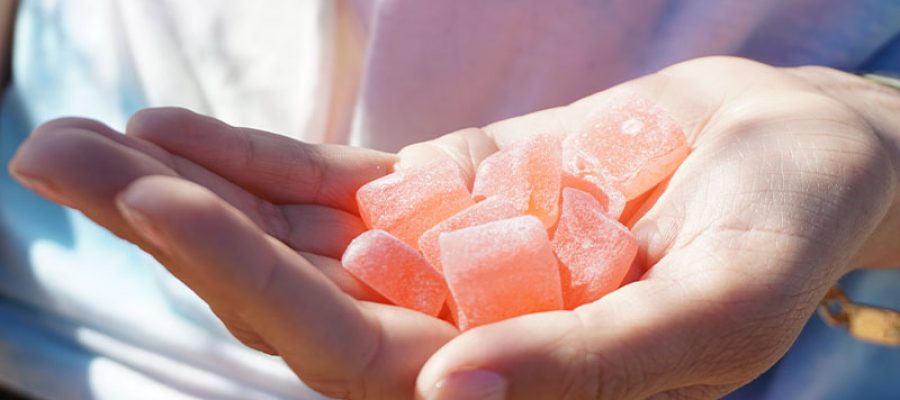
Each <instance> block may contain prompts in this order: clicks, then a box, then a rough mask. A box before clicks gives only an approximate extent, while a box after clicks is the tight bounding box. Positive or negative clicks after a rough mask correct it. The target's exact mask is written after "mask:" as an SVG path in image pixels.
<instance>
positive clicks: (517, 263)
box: [439, 215, 563, 330]
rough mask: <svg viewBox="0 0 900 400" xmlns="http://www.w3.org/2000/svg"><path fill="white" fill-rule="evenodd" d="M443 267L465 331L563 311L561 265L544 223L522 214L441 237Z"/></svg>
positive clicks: (460, 323) (448, 233) (460, 324)
mask: <svg viewBox="0 0 900 400" xmlns="http://www.w3.org/2000/svg"><path fill="white" fill-rule="evenodd" d="M439 242H440V247H441V264H443V266H444V276H445V277H446V278H447V284H448V286H449V288H450V293H451V294H452V296H453V300H454V301H455V303H456V306H457V307H458V318H459V319H458V323H459V328H460V329H461V330H466V329H470V328H473V327H476V326H479V325H484V324H487V323H491V322H495V321H500V320H503V319H507V318H512V317H515V316H518V315H522V314H527V313H533V312H541V311H550V310H559V309H561V308H562V305H563V304H562V292H561V291H562V288H561V286H560V281H559V272H560V269H559V265H558V263H557V261H556V257H554V256H553V248H552V246H551V244H550V241H549V240H548V238H547V232H546V230H545V228H544V226H543V224H542V223H541V222H540V220H538V219H537V218H535V217H533V216H529V215H526V216H522V217H516V218H510V219H504V220H500V221H495V222H490V223H487V224H484V225H478V226H473V227H469V228H464V229H460V230H457V231H453V232H447V233H444V234H442V235H441V236H440V239H439Z"/></svg>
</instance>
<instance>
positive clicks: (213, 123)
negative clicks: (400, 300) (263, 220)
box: [126, 108, 396, 212]
mask: <svg viewBox="0 0 900 400" xmlns="http://www.w3.org/2000/svg"><path fill="white" fill-rule="evenodd" d="M126 133H127V134H129V135H134V136H137V137H140V138H142V139H144V140H147V141H149V142H152V143H155V144H156V145H158V146H160V147H162V148H164V149H166V150H167V151H169V152H171V153H173V154H177V155H179V156H182V157H184V158H187V159H189V160H191V161H193V162H195V163H197V164H200V165H202V166H203V167H205V168H207V169H209V170H210V171H212V172H214V173H216V174H218V175H220V176H222V177H224V178H226V179H228V180H229V181H232V182H234V183H236V184H238V185H239V186H241V187H244V188H246V189H247V190H249V191H251V192H253V193H255V194H257V195H259V196H260V197H263V198H265V199H267V200H269V201H271V202H274V203H280V204H284V203H315V204H321V205H324V206H329V207H333V208H339V209H342V210H345V211H350V212H356V200H355V194H356V189H358V188H359V187H360V186H362V185H363V184H365V183H368V182H369V181H372V180H374V179H376V178H379V177H381V176H383V175H385V174H387V173H389V172H390V171H391V169H392V165H393V163H394V162H395V161H396V157H395V156H393V155H391V154H388V153H382V152H379V151H375V150H370V149H363V148H356V147H349V146H339V145H316V144H309V143H304V142H301V141H299V140H294V139H291V138H288V137H285V136H281V135H277V134H274V133H269V132H265V131H260V130H256V129H250V128H240V127H234V126H231V125H228V124H226V123H224V122H222V121H219V120H217V119H214V118H211V117H207V116H203V115H200V114H196V113H193V112H191V111H188V110H185V109H179V108H157V109H147V110H142V111H140V112H138V113H136V114H135V115H134V116H133V117H132V118H131V120H130V121H129V122H128V128H127V129H126Z"/></svg>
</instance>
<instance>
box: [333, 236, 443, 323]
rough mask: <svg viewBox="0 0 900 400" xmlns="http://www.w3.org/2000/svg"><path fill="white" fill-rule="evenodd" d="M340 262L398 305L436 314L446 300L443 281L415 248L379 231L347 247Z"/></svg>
mask: <svg viewBox="0 0 900 400" xmlns="http://www.w3.org/2000/svg"><path fill="white" fill-rule="evenodd" d="M341 263H342V264H343V265H344V268H345V269H347V271H349V272H350V273H351V274H353V276H355V277H356V278H357V279H359V280H361V281H363V282H365V283H366V284H367V285H369V287H371V288H372V289H374V290H375V291H376V292H378V293H379V294H381V295H382V296H384V297H385V298H387V299H388V300H390V301H391V302H393V303H394V304H396V305H398V306H403V307H407V308H411V309H413V310H418V311H421V312H423V313H425V314H428V315H437V314H438V313H439V312H440V311H441V307H443V305H444V300H446V299H447V295H448V292H447V286H446V284H445V283H444V279H443V277H442V276H441V274H439V273H438V272H437V271H435V270H434V268H432V267H431V266H430V265H428V262H427V261H425V259H424V258H423V257H422V255H421V254H419V252H418V251H416V249H414V248H412V247H410V246H408V245H407V244H406V243H403V242H402V241H400V240H399V239H397V238H396V237H394V236H392V235H391V234H389V233H387V232H385V231H382V230H377V229H374V230H370V231H366V232H364V233H363V234H361V235H359V236H357V237H356V238H355V239H353V241H352V242H350V245H349V246H347V250H346V251H344V256H343V257H342V258H341Z"/></svg>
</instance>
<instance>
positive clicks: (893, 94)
mask: <svg viewBox="0 0 900 400" xmlns="http://www.w3.org/2000/svg"><path fill="white" fill-rule="evenodd" d="M786 71H787V72H789V73H791V74H793V75H795V76H798V77H800V78H801V79H803V80H805V81H807V82H809V83H811V84H812V85H813V86H814V87H815V88H816V89H817V90H818V91H820V92H821V93H822V94H825V95H826V96H828V97H831V98H832V99H834V100H837V101H839V102H841V103H843V104H844V105H846V106H847V107H848V108H849V109H850V110H852V111H854V112H855V113H856V114H857V115H859V116H860V117H862V119H863V121H865V123H866V124H867V125H868V126H869V128H870V129H871V130H872V131H873V132H874V134H875V135H877V136H878V138H879V140H880V141H881V143H882V145H883V148H884V150H885V153H886V155H887V156H888V158H889V159H890V161H891V166H892V174H893V177H894V179H893V182H894V189H895V192H896V193H895V195H894V201H893V203H892V206H891V207H890V209H889V210H888V212H887V214H886V215H885V216H884V218H883V220H882V221H881V223H880V224H879V226H878V227H877V228H876V229H875V231H874V232H873V233H872V235H871V237H870V238H869V240H867V242H866V245H865V246H863V248H862V249H861V251H860V252H859V253H858V254H857V255H856V256H855V257H854V258H853V260H854V261H853V265H852V266H850V268H851V269H856V268H880V267H887V268H889V267H900V239H898V238H900V89H898V88H895V87H892V86H890V85H886V84H883V83H879V82H878V81H876V80H874V79H871V78H866V77H864V76H860V75H855V74H851V73H848V72H843V71H838V70H835V69H831V68H824V67H800V68H791V69H787V70H786Z"/></svg>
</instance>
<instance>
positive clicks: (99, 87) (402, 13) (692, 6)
mask: <svg viewBox="0 0 900 400" xmlns="http://www.w3.org/2000/svg"><path fill="white" fill-rule="evenodd" d="M714 54H727V55H740V56H745V57H750V58H753V59H756V60H759V61H762V62H766V63H770V64H774V65H781V66H786V65H802V64H818V65H825V66H830V67H834V68H839V69H844V70H893V71H900V2H896V1H891V0H794V1H790V2H785V1H779V0H757V1H752V2H751V1H744V2H739V1H722V2H710V1H704V0H681V1H663V0H650V1H640V2H637V1H620V0H597V1H583V0H558V1H553V2H548V1H543V0H520V1H478V0H466V1H460V0H433V1H427V2H423V1H415V0H372V1H366V0H339V1H333V0H304V1H294V0H267V1H266V2H259V1H252V0H192V1H181V0H65V1H63V0H21V4H20V8H19V14H18V16H17V21H16V30H15V43H14V55H13V61H14V62H13V82H12V84H11V85H10V87H9V88H8V89H7V90H6V92H5V93H4V96H3V99H2V106H0V107H2V108H0V160H2V163H3V164H4V165H5V164H6V163H7V162H8V161H9V159H10V158H11V156H12V154H13V152H14V151H15V149H16V148H17V147H18V146H19V144H20V143H21V142H22V141H23V140H24V139H25V137H26V136H27V135H28V133H29V132H30V130H31V129H32V128H34V127H35V126H37V125H38V124H40V123H42V122H44V121H47V120H49V119H52V118H56V117H60V116H67V115H79V116H85V117H89V118H96V119H98V120H100V121H103V122H105V123H106V124H108V125H110V126H111V127H113V128H115V129H118V130H121V129H123V128H124V126H125V123H126V121H127V119H128V117H129V116H130V115H131V114H133V113H134V112H135V111H137V110H138V109H140V108H143V107H152V106H181V107H186V108H190V109H192V110H194V111H197V112H200V113H204V114H209V115H212V116H214V117H216V118H220V119H222V120H224V121H226V122H229V123H231V124H235V125H243V126H250V127H255V128H260V129H265V130H269V131H273V132H278V133H281V134H284V135H287V136H291V137H294V138H297V139H302V140H306V141H310V142H329V143H347V144H352V145H357V146H366V147H373V148H377V149H381V150H387V151H396V150H398V149H400V148H402V147H403V146H404V145H407V144H410V143H414V142H418V141H421V140H426V139H430V138H434V137H436V136H438V135H440V134H443V133H447V132H450V131H453V130H456V129H460V128H464V127H469V126H478V125H484V124H487V123H489V122H492V121H495V120H499V119H502V118H506V117H511V116H515V115H520V114H525V113H528V112H532V111H536V110H539V109H543V108H548V107H553V106H558V105H562V104H566V103H568V102H571V101H573V100H576V99H578V98H580V97H583V96H586V95H589V94H591V93H594V92H597V91H600V90H603V89H605V88H608V87H610V86H612V85H614V84H617V83H620V82H623V81H626V80H628V79H632V78H635V77H638V76H640V75H642V74H646V73H650V72H653V71H655V70H658V69H660V68H662V67H665V66H667V65H670V64H673V63H676V62H680V61H684V60H688V59H691V58H695V57H700V56H704V55H714ZM848 285H849V288H848V289H850V292H851V295H857V296H869V295H871V296H874V297H873V299H872V302H875V303H880V304H885V305H891V304H893V305H894V306H898V307H900V298H898V296H900V291H898V290H896V288H897V287H898V286H900V270H885V271H877V272H860V273H857V274H854V275H853V276H852V277H850V280H849V281H848ZM896 371H900V350H897V349H888V348H884V347H877V346H873V345H868V344H863V343H859V342H856V341H854V340H852V339H849V338H848V337H847V336H846V335H845V334H843V333H842V332H840V331H837V330H833V329H830V328H827V327H824V326H823V325H822V324H821V322H819V321H818V320H817V319H816V318H813V319H812V320H811V322H810V323H809V326H808V327H807V329H806V330H805V331H804V332H803V334H802V335H801V337H800V339H799V340H798V342H797V344H796V345H795V346H794V347H793V349H792V350H791V352H789V353H788V355H787V356H786V357H785V358H784V360H782V361H781V362H780V363H779V364H778V365H777V366H776V368H774V369H773V371H772V372H771V373H769V374H767V375H766V376H765V377H763V378H761V379H760V380H759V381H757V382H756V383H754V384H752V385H750V386H748V387H747V388H746V389H743V390H742V391H740V392H738V393H736V394H734V395H733V398H764V399H766V398H768V399H784V398H797V399H803V398H809V399H847V398H859V397H860V396H863V397H866V398H900V385H897V384H896V383H894V382H893V381H892V379H893V378H895V377H896ZM892 372H893V373H892ZM0 382H2V383H3V384H5V385H7V386H10V387H12V388H15V389H18V390H21V391H23V392H26V393H30V394H32V395H35V396H38V397H46V398H71V399H119V398H144V397H146V398H204V399H209V398H263V399H268V398H294V399H314V398H319V397H318V395H316V394H314V393H313V392H312V391H310V390H309V389H308V388H305V387H304V386H303V385H302V384H301V383H299V382H298V381H297V380H296V378H295V377H294V376H293V374H292V373H291V372H290V371H289V370H288V369H287V367H286V366H285V365H284V364H283V363H282V362H281V361H280V360H278V359H277V358H273V357H269V356H265V355H262V354H260V353H257V352H254V351H252V350H249V349H247V348H245V347H243V346H241V345H240V344H239V343H237V342H236V341H235V340H234V339H233V338H231V337H230V336H229V335H228V333H227V332H226V331H225V330H224V328H223V327H222V325H221V324H220V323H219V322H218V321H217V320H216V319H215V318H214V317H213V316H212V314H211V313H210V311H209V309H208V308H207V307H206V306H205V304H203V303H202V301H200V300H199V299H198V298H196V296H195V295H194V294H193V293H192V292H190V290H188V289H187V288H186V287H184V286H183V285H182V284H181V283H180V282H178V281H177V280H175V279H174V278H172V277H171V276H170V275H168V273H167V272H166V271H165V270H164V269H163V268H162V267H161V266H159V265H158V264H157V263H156V262H155V261H153V260H152V259H151V258H150V257H149V256H147V255H145V254H144V253H142V252H141V251H140V250H139V249H138V248H136V247H134V246H132V245H130V244H127V243H125V242H123V241H121V240H120V239H118V238H116V237H115V236H113V235H112V234H110V233H109V232H107V231H105V230H104V229H102V228H100V227H98V226H97V225H95V224H93V223H92V222H91V221H89V220H88V219H86V218H85V217H84V216H82V215H81V214H79V213H77V212H74V211H72V210H68V209H65V208H62V207H59V206H56V205H54V204H52V203H49V202H46V201H44V200H41V199H40V198H39V197H37V196H36V195H33V194H31V193H30V192H28V191H27V190H25V189H24V188H22V187H21V186H19V185H18V184H17V183H15V182H14V181H13V180H12V179H11V178H10V177H9V176H8V174H7V173H6V171H5V168H4V170H3V172H0Z"/></svg>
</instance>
